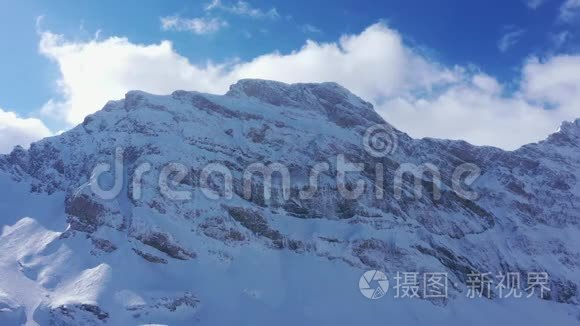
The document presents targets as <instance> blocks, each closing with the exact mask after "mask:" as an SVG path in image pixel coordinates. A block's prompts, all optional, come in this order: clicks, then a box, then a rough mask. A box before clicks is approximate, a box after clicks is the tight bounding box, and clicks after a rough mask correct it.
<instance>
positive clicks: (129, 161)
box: [0, 80, 580, 325]
mask: <svg viewBox="0 0 580 326" xmlns="http://www.w3.org/2000/svg"><path fill="white" fill-rule="evenodd" d="M376 125H380V126H381V128H383V131H386V132H387V135H386V136H387V139H386V143H383V144H382V145H384V146H383V147H382V148H381V147H380V146H379V145H380V144H377V143H375V142H373V141H370V140H369V139H370V138H369V137H371V135H369V130H372V128H374V126H376ZM514 132H517V130H514ZM369 141H370V143H369ZM374 145H377V146H378V148H379V149H383V152H382V153H379V154H380V155H377V153H376V151H373V150H372V149H371V150H369V148H368V146H371V147H372V146H374ZM116 158H118V160H117V161H115V159H116ZM103 163H104V164H108V167H110V171H108V172H105V173H98V170H95V167H96V166H98V165H99V164H103ZM324 163H326V168H327V169H323V170H321V171H322V172H320V173H319V174H316V175H315V177H314V180H317V183H316V184H317V189H316V190H315V191H314V190H313V189H312V188H311V187H310V184H311V181H312V180H311V179H312V178H311V176H312V171H313V169H314V168H315V166H316V165H317V164H324ZM351 163H353V164H354V163H359V166H357V168H356V169H355V168H353V169H352V170H357V171H350V172H348V173H346V176H345V177H344V179H341V177H340V175H341V171H343V168H344V165H345V164H347V165H349V164H351ZM272 164H278V165H272ZM208 165H209V167H211V169H208ZM168 167H169V168H168ZM217 167H219V168H217ZM351 167H352V166H351ZM252 168H255V171H257V172H259V173H256V174H249V172H248V171H249V170H250V172H251V171H252ZM272 168H278V169H274V170H276V172H275V173H273V174H272V176H273V177H272V182H271V183H272V185H273V186H272V187H271V196H268V195H267V194H265V193H264V187H265V186H264V185H266V187H267V185H268V184H270V182H268V180H267V178H266V177H264V175H263V174H262V173H263V172H271V170H272ZM458 168H464V169H465V168H469V169H468V170H469V171H467V172H470V173H473V172H474V170H477V172H478V173H477V175H476V176H475V177H473V178H472V179H469V177H468V179H467V180H466V179H465V174H463V176H462V174H461V173H459V174H458ZM225 170H227V173H225V174H224V173H223V172H224V171H225ZM286 170H287V177H288V180H289V182H288V183H285V181H284V177H283V175H284V173H285V172H284V171H286ZM203 171H210V172H211V171H213V172H212V173H209V174H208V173H206V174H204V173H205V172H203ZM216 171H217V173H216ZM281 171H282V172H281ZM405 171H407V172H409V173H402V172H405ZM417 171H418V173H416V175H413V174H412V173H413V172H417ZM459 172H461V171H459ZM468 174H469V173H468ZM248 175H249V176H251V177H249V178H245V177H244V176H248ZM579 177H580V120H576V121H575V122H565V123H563V124H562V127H561V128H560V130H559V131H557V132H556V133H554V134H552V135H551V136H549V137H548V138H547V139H546V140H545V141H543V142H540V143H537V144H530V145H526V146H523V147H522V148H520V149H518V150H516V151H511V152H506V151H502V150H500V149H497V148H491V147H476V146H472V145H470V144H468V143H466V142H462V141H449V140H438V139H412V138H410V137H409V136H408V135H406V134H405V133H403V132H401V131H398V130H396V129H395V128H393V127H392V126H390V125H389V124H388V123H387V122H385V121H383V120H382V118H381V117H380V116H379V115H378V114H377V113H376V112H375V111H374V110H373V108H372V106H371V105H370V104H369V103H368V102H365V101H364V100H362V99H360V98H358V97H356V96H355V95H353V94H351V93H350V92H349V91H348V90H346V89H344V88H342V87H341V86H339V85H337V84H334V83H323V84H293V85H287V84H283V83H277V82H271V81H262V80H242V81H240V82H238V83H237V84H235V85H232V86H231V88H230V91H229V92H228V93H227V94H225V95H223V96H218V95H210V94H202V93H197V92H185V91H176V92H174V93H173V94H171V95H168V96H157V95H151V94H146V93H143V92H139V91H133V92H129V93H128V94H127V95H126V97H125V99H123V100H120V101H112V102H109V103H108V104H107V105H106V106H105V107H104V108H103V109H102V110H101V111H99V112H97V113H95V114H93V115H91V116H88V117H87V118H86V119H85V121H84V122H83V123H82V124H81V125H79V126H77V127H75V128H74V129H72V130H70V131H68V132H65V133H64V134H62V135H59V136H56V137H51V138H47V139H44V140H42V141H39V142H37V143H35V144H33V145H32V146H31V147H30V149H28V150H24V149H22V148H15V149H14V151H13V152H12V153H11V154H9V155H4V156H0V185H1V186H2V188H1V189H2V190H1V192H2V197H1V199H0V209H2V212H3V213H2V220H1V222H2V225H3V226H4V230H3V232H2V236H1V238H0V239H1V242H0V271H1V276H2V277H1V278H0V285H1V287H0V290H2V291H4V292H6V293H5V295H4V294H3V293H2V292H1V291H0V304H1V306H0V307H4V306H6V309H4V308H3V309H4V312H3V313H2V315H0V320H6V321H7V322H8V323H14V324H18V323H20V322H23V321H27V322H28V323H31V324H32V323H34V322H36V323H40V324H43V325H44V324H55V325H69V324H88V325H91V324H95V325H100V324H103V323H111V324H136V323H137V324H139V323H168V324H171V325H174V324H187V325H189V324H191V322H200V323H207V324H216V323H224V322H241V323H254V324H255V323H262V322H278V321H279V320H278V319H277V318H278V317H277V316H280V315H283V316H286V317H285V318H286V319H285V322H287V323H292V322H296V323H304V322H322V321H324V322H328V321H333V320H334V321H335V322H336V323H339V324H340V323H352V322H360V321H369V322H376V321H379V320H384V318H385V316H386V315H389V316H390V317H389V318H395V320H397V321H400V322H405V323H411V324H412V323H416V324H421V323H422V322H425V321H426V320H425V319H421V318H420V317H418V316H424V315H433V316H437V317H436V318H440V319H436V320H440V321H441V322H450V321H451V320H453V319H454V318H455V317H452V316H447V317H445V316H443V317H442V315H441V313H442V312H443V311H447V312H448V311H451V310H453V309H452V308H451V307H473V306H472V305H475V307H483V308H482V313H483V311H491V312H493V313H495V314H497V315H498V316H504V315H501V313H499V312H497V311H496V310H494V309H500V310H501V309H506V308H505V307H510V305H516V306H517V307H518V309H520V312H514V314H516V315H517V314H520V315H521V314H524V313H525V312H526V311H535V313H536V314H539V313H540V312H541V313H542V314H545V316H544V317H545V318H549V320H555V319H554V318H562V320H564V322H568V321H570V320H572V321H576V322H577V321H578V320H577V318H578V316H577V315H575V313H574V311H576V310H577V307H578V304H579V302H580V292H579V289H578V284H579V282H580V273H579V271H580V249H579V248H580V240H579V239H580V237H579V235H580V230H579V222H580V207H579V206H578V203H579V202H580V200H579V199H580V198H579V197H580V185H579V182H578V178H579ZM164 178H165V179H164ZM160 180H169V181H168V182H161V181H160ZM337 180H339V181H338V182H337ZM341 180H344V181H341ZM230 181H231V182H230ZM358 183H361V186H363V187H364V191H363V192H362V193H361V194H359V195H357V196H355V197H352V196H350V197H349V196H345V193H347V192H349V191H351V192H350V193H351V194H352V190H353V189H355V188H356V187H357V184H358ZM228 184H231V189H230V188H228V186H227V185H228ZM459 184H460V185H459ZM248 185H252V187H251V189H250V190H249V191H247V188H248V187H245V186H248ZM458 187H459V188H461V189H463V191H464V192H468V193H469V194H470V195H467V194H466V193H463V192H460V191H458V190H457V189H458ZM95 189H102V190H105V191H108V192H107V193H108V194H111V193H112V194H113V196H110V198H109V197H107V198H105V197H106V196H103V195H102V194H99V193H95ZM115 189H116V190H117V191H113V190H115ZM229 190H231V192H229ZM308 190H310V191H308ZM305 192H306V193H308V195H306V196H305V195H304V193H305ZM285 195H286V197H285ZM176 196H177V197H176ZM370 269H377V270H382V271H384V272H386V273H387V274H389V275H394V274H396V273H397V272H443V273H447V275H448V278H449V294H448V296H447V297H446V298H444V299H440V300H434V299H433V300H429V299H426V298H420V299H415V300H410V301H409V300H407V301H404V302H397V303H396V304H399V305H403V306H404V307H406V308H405V309H406V310H405V309H403V310H405V311H407V312H408V313H406V314H402V313H398V314H397V313H394V312H393V311H390V310H389V309H393V308H385V307H378V306H377V305H374V304H370V303H369V302H367V301H365V300H366V299H365V298H364V297H362V296H361V295H360V293H358V289H357V287H356V286H357V284H358V283H357V282H358V277H359V276H360V274H362V272H363V271H366V270H370ZM472 272H482V273H484V272H488V273H490V274H492V275H496V274H502V273H509V272H517V273H522V275H525V273H528V272H546V273H548V275H549V284H548V285H549V288H550V291H549V295H547V296H544V298H543V300H539V299H534V298H535V297H537V295H536V296H533V297H534V298H531V299H528V301H525V300H524V301H522V302H520V301H517V302H515V303H514V302H511V301H510V302H509V303H504V301H502V300H500V299H499V298H498V296H499V295H500V293H498V290H497V289H495V288H494V289H491V291H490V292H491V294H490V295H489V297H490V298H489V299H485V300H484V301H483V302H477V303H471V302H469V301H466V299H465V295H466V286H467V285H468V283H469V279H468V274H470V273H472ZM524 283H525V280H522V287H523V286H524V285H525V284H524ZM314 289H316V291H315V290H314ZM477 305H480V306H477ZM394 307H395V306H394ZM497 307H500V308H497ZM501 307H503V308H501ZM538 307H548V308H538ZM349 309H350V310H349ZM473 309H476V308H466V309H465V310H462V311H464V315H463V316H464V317H463V320H469V319H466V318H468V317H466V316H468V313H469V311H473ZM460 310H461V309H460ZM507 310H509V308H507ZM224 311H225V312H228V313H227V314H224V313H223V312H224ZM337 311H338V312H337ZM342 311H352V312H354V314H346V312H342ZM546 311H548V312H549V313H546ZM362 314H365V316H364V317H363V316H362ZM532 315H533V314H532ZM532 315H528V316H527V317H529V318H531V319H530V320H534V321H537V320H540V319H538V318H539V317H538V316H532ZM459 316H462V313H461V312H460V313H459ZM456 317H457V316H456ZM480 317H481V316H480ZM504 317H505V318H508V317H507V314H506V315H505V316H504ZM532 317H533V318H532ZM2 318H4V319H2ZM474 318H475V319H473V320H470V322H473V323H475V322H476V321H477V320H476V319H477V318H476V317H474ZM502 318H503V317H502ZM510 318H511V317H510ZM520 318H524V316H520ZM566 318H569V319H566ZM556 320H559V319H556Z"/></svg>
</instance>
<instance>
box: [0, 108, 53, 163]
mask: <svg viewBox="0 0 580 326" xmlns="http://www.w3.org/2000/svg"><path fill="white" fill-rule="evenodd" d="M50 135H51V132H50V130H48V128H47V127H46V126H45V125H44V123H42V121H40V120H38V119H34V118H21V117H19V116H18V115H16V113H14V112H10V111H4V110H2V109H1V108H0V154H5V153H9V152H10V151H11V150H12V148H13V147H14V146H16V145H20V146H23V147H28V146H29V145H30V143H31V142H34V141H37V140H39V139H41V138H44V137H47V136H50Z"/></svg>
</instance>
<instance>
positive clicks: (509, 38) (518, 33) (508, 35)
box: [497, 27, 525, 52]
mask: <svg viewBox="0 0 580 326" xmlns="http://www.w3.org/2000/svg"><path fill="white" fill-rule="evenodd" d="M524 33H525V31H524V30H523V29H519V28H514V27H511V28H508V30H507V31H506V32H505V33H504V34H503V35H502V37H501V38H500V39H499V41H498V42H497V48H498V49H499V50H500V51H501V52H506V51H507V50H509V49H510V48H511V47H513V46H514V45H516V44H517V43H518V42H519V41H520V39H521V38H522V36H523V35H524Z"/></svg>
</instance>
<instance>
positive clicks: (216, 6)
mask: <svg viewBox="0 0 580 326" xmlns="http://www.w3.org/2000/svg"><path fill="white" fill-rule="evenodd" d="M205 10H206V11H213V10H222V11H225V12H229V13H231V14H234V15H239V16H248V17H252V18H269V19H277V18H279V17H280V14H278V10H276V8H274V7H272V8H270V9H268V10H263V9H260V8H255V7H253V6H252V5H251V4H250V3H248V2H246V1H242V0H239V1H237V2H234V3H232V4H230V5H227V4H224V3H223V2H222V1H221V0H212V2H210V3H209V4H208V5H206V7H205Z"/></svg>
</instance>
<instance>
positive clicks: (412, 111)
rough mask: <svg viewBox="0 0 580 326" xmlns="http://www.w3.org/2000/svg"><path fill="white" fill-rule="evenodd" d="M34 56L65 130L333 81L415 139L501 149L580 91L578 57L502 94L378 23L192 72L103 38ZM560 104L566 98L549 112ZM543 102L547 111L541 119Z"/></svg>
mask: <svg viewBox="0 0 580 326" xmlns="http://www.w3.org/2000/svg"><path fill="white" fill-rule="evenodd" d="M40 51H41V53H42V54H44V55H45V56H47V57H49V58H50V59H51V60H53V61H54V62H55V63H56V64H57V65H58V66H59V68H60V74H61V76H60V79H59V82H58V85H59V89H60V96H59V97H57V98H54V99H52V100H51V101H49V102H48V103H47V105H46V110H47V111H50V110H52V112H59V113H60V114H61V116H62V117H63V119H65V120H66V121H67V122H68V123H70V124H75V123H78V122H80V121H82V119H83V118H84V117H85V116H86V115H87V114H90V113H92V112H95V111H96V110H98V109H99V108H101V107H102V106H103V105H104V104H105V103H106V102H107V101H108V100H112V99H119V98H122V97H123V96H124V94H125V93H126V92H127V91H129V90H133V89H140V90H143V91H147V92H151V93H155V94H169V93H171V92H173V91H174V90H176V89H185V90H196V91H202V92H210V93H220V94H223V93H225V92H226V91H227V89H228V87H229V85H231V84H233V83H235V82H236V81H237V80H239V79H242V78H262V79H272V80H279V81H283V82H288V83H294V82H325V81H334V82H338V83H340V84H342V85H343V86H345V87H347V88H348V89H350V90H351V91H353V92H354V93H356V94H357V95H359V96H361V97H363V98H365V99H367V100H369V101H371V102H372V103H374V104H375V107H376V109H377V111H378V112H379V113H381V114H382V115H383V117H385V119H386V120H387V121H389V122H390V123H392V124H393V125H395V126H397V127H399V128H400V129H402V130H403V131H406V132H408V133H410V134H411V135H412V136H415V137H426V136H429V137H440V138H452V139H465V140H467V141H470V142H472V143H475V144H480V145H495V146H499V147H503V148H506V149H514V148H516V147H518V146H519V145H522V144H525V143H528V142H531V141H536V140H540V139H543V138H545V137H546V135H547V134H549V133H550V132H552V131H554V130H555V129H556V128H557V126H558V125H559V124H560V122H561V120H565V119H572V118H575V117H580V112H579V111H578V109H577V108H574V107H572V106H571V105H570V103H573V101H574V99H575V94H574V92H571V93H568V92H566V91H565V89H568V88H570V87H571V86H570V85H576V86H578V85H580V81H579V80H578V78H577V77H575V76H580V73H579V74H576V75H575V74H574V73H572V72H575V71H576V70H574V69H580V62H577V61H576V60H580V59H576V57H570V58H568V59H566V58H564V57H553V58H550V59H548V60H540V59H539V58H536V60H531V59H530V61H527V62H525V63H524V64H523V68H522V76H521V85H520V86H519V87H518V90H517V91H516V92H513V93H512V94H504V93H505V91H504V87H503V85H501V83H500V82H499V81H497V80H496V79H495V78H493V77H492V76H489V75H486V74H485V73H483V72H480V71H477V70H474V69H473V68H466V67H457V66H454V67H447V66H445V65H442V64H440V63H438V62H436V61H435V60H433V59H431V58H429V57H428V56H425V55H423V54H422V53H421V52H420V51H418V50H416V49H414V48H412V47H410V46H408V45H406V44H405V42H404V40H403V37H402V35H401V34H400V33H399V32H397V31H396V30H393V29H391V28H389V27H388V26H386V25H385V24H383V23H377V24H373V25H371V26H369V27H368V28H366V29H365V30H363V31H362V32H360V33H359V34H348V35H343V36H341V37H340V38H339V39H338V40H337V41H335V42H327V43H320V42H315V41H312V40H308V41H306V42H305V44H304V45H303V46H302V47H301V48H299V49H296V50H294V51H292V52H290V53H286V54H282V53H279V52H272V53H267V54H264V55H261V56H258V57H256V58H254V59H252V60H249V61H241V60H236V61H233V62H223V63H214V62H211V61H208V62H207V63H205V64H203V65H195V64H192V63H190V62H189V60H188V59H187V58H185V57H183V56H182V55H180V54H179V53H177V52H176V51H175V49H174V48H173V46H172V44H171V42H169V41H162V42H160V43H158V44H148V45H145V44H135V43H132V42H130V41H129V40H128V39H126V38H121V37H110V38H108V39H103V40H99V39H91V40H88V41H85V42H73V41H68V40H66V39H65V38H64V37H62V36H59V35H55V34H53V33H50V32H43V33H42V34H41V42H40ZM567 71H569V72H570V73H567ZM547 74H549V76H557V78H556V79H554V82H553V83H552V84H550V83H548V82H546V81H544V82H543V83H542V79H543V78H546V76H548V75H547ZM87 76H90V77H91V78H87ZM559 92H560V93H559ZM576 93H580V92H576ZM560 95H561V96H564V97H565V98H567V99H566V100H565V99H564V97H562V98H560V97H558V99H559V101H558V103H556V104H552V103H547V101H551V100H552V99H553V98H554V97H557V96H560ZM544 103H546V105H548V104H549V105H550V107H551V110H545V109H544V107H543V106H544Z"/></svg>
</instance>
